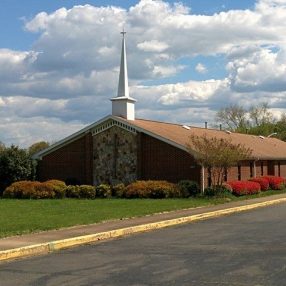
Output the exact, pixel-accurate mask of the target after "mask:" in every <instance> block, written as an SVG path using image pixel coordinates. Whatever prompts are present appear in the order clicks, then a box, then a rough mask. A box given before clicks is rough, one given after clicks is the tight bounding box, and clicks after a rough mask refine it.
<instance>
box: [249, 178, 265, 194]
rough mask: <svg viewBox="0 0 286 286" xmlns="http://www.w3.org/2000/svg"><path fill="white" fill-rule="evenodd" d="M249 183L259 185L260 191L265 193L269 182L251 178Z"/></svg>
mask: <svg viewBox="0 0 286 286" xmlns="http://www.w3.org/2000/svg"><path fill="white" fill-rule="evenodd" d="M249 181H251V182H256V183H258V184H259V185H260V188H261V191H267V190H268V189H269V182H268V180H267V179H265V178H263V177H256V178H251V179H249Z"/></svg>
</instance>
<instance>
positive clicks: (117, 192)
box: [111, 183, 126, 198]
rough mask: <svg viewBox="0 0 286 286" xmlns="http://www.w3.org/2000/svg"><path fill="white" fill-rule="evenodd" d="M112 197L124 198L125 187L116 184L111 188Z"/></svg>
mask: <svg viewBox="0 0 286 286" xmlns="http://www.w3.org/2000/svg"><path fill="white" fill-rule="evenodd" d="M111 191H112V196H114V197H117V198H124V197H125V193H126V187H125V185H124V184H123V183H121V184H117V185H115V186H113V187H112V189H111Z"/></svg>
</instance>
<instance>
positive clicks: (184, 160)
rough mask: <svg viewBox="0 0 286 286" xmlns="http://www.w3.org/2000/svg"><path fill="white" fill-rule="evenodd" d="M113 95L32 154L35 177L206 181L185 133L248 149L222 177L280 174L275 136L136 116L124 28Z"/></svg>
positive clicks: (282, 166)
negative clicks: (95, 117) (96, 112)
mask: <svg viewBox="0 0 286 286" xmlns="http://www.w3.org/2000/svg"><path fill="white" fill-rule="evenodd" d="M122 34H123V38H122V52H121V62H120V74H119V84H118V93H117V97H113V98H111V103H112V114H111V115H108V116H106V117H104V118H102V119H101V120H99V121H97V122H95V123H93V124H91V125H89V126H87V127H85V128H83V129H82V130H80V131H78V132H76V133H74V134H72V135H70V136H68V137H67V138H64V139H62V140H60V141H59V142H57V143H55V144H53V145H51V146H50V147H48V148H46V149H45V150H42V151H40V152H38V153H37V154H35V155H34V158H35V159H37V160H38V175H39V180H42V181H43V180H48V179H60V180H63V181H66V182H67V183H74V184H94V185H97V184H100V183H109V184H117V183H119V182H123V183H130V182H132V181H135V180H167V181H169V182H178V181H180V180H185V179H188V180H193V181H197V182H198V183H199V184H200V185H201V186H203V187H206V186H208V185H210V184H211V182H210V170H207V169H204V168H202V167H201V166H200V165H199V164H198V163H197V162H196V159H195V157H194V156H192V155H191V154H190V153H189V152H188V150H187V147H186V144H187V143H188V142H189V137H190V135H191V134H194V135H197V136H204V135H206V136H209V137H216V138H230V139H231V140H232V142H233V143H234V144H238V143H240V144H243V145H244V146H245V147H247V148H250V149H252V150H253V153H252V158H251V159H249V160H247V161H243V162H240V163H239V164H238V165H237V166H233V167H232V168H231V169H230V170H229V172H228V173H227V174H225V179H226V180H245V179H249V178H250V177H255V176H261V175H277V176H284V177H286V142H283V141H280V140H278V139H276V138H267V137H263V136H254V135H247V134H240V133H231V132H229V131H225V130H216V129H208V128H198V127H192V126H185V125H183V126H182V125H180V124H173V123H168V122H159V121H153V120H146V119H138V118H136V114H135V103H136V100H135V99H134V98H132V97H130V95H129V88H128V73H127V61H126V47H125V35H124V34H125V32H123V33H122Z"/></svg>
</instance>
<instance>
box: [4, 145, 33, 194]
mask: <svg viewBox="0 0 286 286" xmlns="http://www.w3.org/2000/svg"><path fill="white" fill-rule="evenodd" d="M33 173H34V172H33V163H32V160H31V159H30V156H29V154H28V152H27V151H26V150H24V149H20V148H19V147H17V146H14V145H12V146H11V147H9V148H5V150H4V151H2V152H0V191H3V190H4V188H5V187H7V186H9V185H10V184H11V183H13V182H15V181H20V180H29V179H33V178H32V174H33Z"/></svg>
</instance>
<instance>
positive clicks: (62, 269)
mask: <svg viewBox="0 0 286 286" xmlns="http://www.w3.org/2000/svg"><path fill="white" fill-rule="evenodd" d="M0 285H1V286H10V285H11V286H15V285H17V286H21V285H29V286H42V285H48V286H51V285H55V286H59V285H61V286H65V285H67V286H72V285H76V286H87V285H124V286H127V285H137V286H142V285H188V286H192V285H194V286H200V285H204V286H205V285H211V286H213V285H215V286H221V285H222V286H223V285H227V286H229V285H230V286H231V285H235V286H241V285H251V286H262V285H263V286H271V285H276V286H283V285H286V204H279V205H276V206H271V207H267V208H260V209H256V210H253V211H249V212H243V213H238V214H234V215H230V216H226V217H220V218H216V219H210V220H206V221H201V222H197V223H194V224H188V225H181V226H177V227H172V228H167V229H162V230H158V231H153V232H149V233H143V234H138V235H133V236H130V237H125V238H121V239H116V240H112V241H107V242H101V243H98V244H94V245H89V246H83V247H79V248H75V249H70V250H65V251H60V252H57V253H53V254H50V255H45V256H38V257H33V258H29V259H24V260H19V261H13V262H9V263H7V262H6V263H1V264H0Z"/></svg>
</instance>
